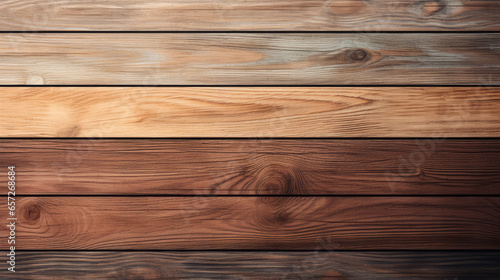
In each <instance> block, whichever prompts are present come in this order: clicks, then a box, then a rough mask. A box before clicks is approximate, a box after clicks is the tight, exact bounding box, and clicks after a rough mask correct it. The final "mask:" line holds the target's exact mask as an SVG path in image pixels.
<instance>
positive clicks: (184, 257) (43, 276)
mask: <svg viewBox="0 0 500 280" xmlns="http://www.w3.org/2000/svg"><path fill="white" fill-rule="evenodd" d="M325 245H326V242H325ZM319 247H321V246H319ZM0 253H2V254H4V253H6V252H4V251H0ZM17 259H18V261H19V263H21V264H22V269H20V270H19V271H17V272H16V273H10V274H6V272H4V271H3V270H2V271H0V276H1V277H2V279H12V280H14V279H16V280H17V279H33V280H53V279H55V276H56V275H57V279H109V280H111V279H113V280H118V279H120V280H138V279H148V280H164V279H217V280H219V279H294V280H298V279H332V280H333V279H337V280H340V279H344V280H353V279H356V280H367V279H368V280H382V279H390V280H401V279H412V280H421V279H432V280H443V279H456V277H457V275H458V279H476V280H478V279H482V280H486V279H491V280H497V279H498V275H499V274H500V253H498V252H484V251H479V252H477V251H471V252H405V251H403V252H336V251H326V252H321V251H317V252H95V251H94V252H92V251H90V252H89V251H87V252H57V251H49V252H24V251H23V252H19V253H18V254H17Z"/></svg>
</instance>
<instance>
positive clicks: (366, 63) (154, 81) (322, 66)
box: [0, 33, 500, 85]
mask: <svg viewBox="0 0 500 280" xmlns="http://www.w3.org/2000/svg"><path fill="white" fill-rule="evenodd" d="M499 39H500V34H498V33H488V34H474V33H461V34H457V33H446V34H423V33H418V34H391V33H384V34H360V33H353V34H345V33H340V34H339V33H335V34H329V33H316V34H315V33H294V34H290V33H288V34H287V33H278V34H276V33H257V34H250V33H208V34H207V33H160V34H158V33H154V34H103V33H99V34H87V33H85V34H75V33H70V34H64V33H43V34H0V44H1V45H2V46H3V47H2V48H0V57H2V67H1V68H0V84H12V85H14V84H16V85H24V84H48V85H325V84H326V85H328V84H329V85H374V84H380V85H395V84H400V85H418V84H422V85H471V84H472V85H483V84H486V85H495V84H498V83H499V82H500V52H499V48H498V40H499Z"/></svg>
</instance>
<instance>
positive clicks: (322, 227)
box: [0, 196, 500, 250]
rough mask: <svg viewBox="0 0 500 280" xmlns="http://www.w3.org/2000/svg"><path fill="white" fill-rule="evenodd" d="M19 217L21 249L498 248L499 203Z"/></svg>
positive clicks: (279, 200)
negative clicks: (328, 245)
mask: <svg viewBox="0 0 500 280" xmlns="http://www.w3.org/2000/svg"><path fill="white" fill-rule="evenodd" d="M0 207H1V208H0V209H7V207H6V199H5V200H3V202H2V203H1V204H0ZM16 213H17V217H18V221H17V227H16V238H17V240H18V242H16V245H17V246H16V249H18V250H35V249H36V250H60V249H64V250H83V249H85V250H87V249H91V250H95V249H109V250H127V249H134V250H151V249H157V250H193V249H196V250H212V249H217V250H243V249H245V250H247V249H258V250H314V249H315V248H316V247H317V246H318V243H319V242H320V240H321V239H323V240H328V239H329V240H331V242H332V244H334V245H333V246H335V248H336V249H340V250H379V249H383V250H385V249H393V250H405V249H407V250H456V249H467V250H499V249H500V223H498V221H499V219H500V197H370V198H367V197H137V196H135V197H22V198H19V197H18V198H17V200H16ZM6 217H7V211H2V212H1V213H0V218H1V219H2V220H6ZM7 235H8V233H7V227H2V228H0V236H7ZM1 246H2V247H1V248H2V249H4V250H5V249H6V248H7V243H6V242H5V243H3V244H2V245H1Z"/></svg>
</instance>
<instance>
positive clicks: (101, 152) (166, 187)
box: [0, 138, 500, 195]
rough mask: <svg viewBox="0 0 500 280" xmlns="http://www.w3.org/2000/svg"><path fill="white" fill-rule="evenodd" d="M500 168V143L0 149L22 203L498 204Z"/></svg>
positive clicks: (65, 144)
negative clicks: (367, 199)
mask: <svg viewBox="0 0 500 280" xmlns="http://www.w3.org/2000/svg"><path fill="white" fill-rule="evenodd" d="M499 162H500V142H499V141H498V140H459V139H445V138H434V139H424V140H373V139H371V140H319V139H316V140H311V139H309V140H262V139H260V140H259V139H255V140H193V139H188V140H181V139H178V140H159V139H158V140H153V139H142V140H104V139H93V140H88V139H82V140H2V141H1V142H0V166H3V168H5V170H7V166H10V165H15V166H16V172H17V177H16V181H17V182H18V184H19V185H20V187H19V188H18V190H17V192H18V194H20V195H57V194H67V195H80V194H105V195H113V194H126V195H135V194H162V195H176V194H181V195H338V194H342V195H358V194H365V195H366V194H368V195H372V194H382V195H391V194H403V195H434V194H448V195H458V194H462V195H490V194H492V195H499V194H500V165H499V164H498V163H499ZM6 184H7V176H0V185H6Z"/></svg>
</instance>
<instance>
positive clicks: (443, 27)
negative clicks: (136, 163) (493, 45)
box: [0, 0, 500, 31]
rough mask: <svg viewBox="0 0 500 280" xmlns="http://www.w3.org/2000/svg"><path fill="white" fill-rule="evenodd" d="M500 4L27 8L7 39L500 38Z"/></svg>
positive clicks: (196, 3)
mask: <svg viewBox="0 0 500 280" xmlns="http://www.w3.org/2000/svg"><path fill="white" fill-rule="evenodd" d="M499 14H500V5H499V4H498V1H495V0H483V1H477V0H443V1H440V0H435V1H418V0H373V1H361V0H334V1H327V0H313V1H306V0H274V1H265V0H253V1H248V0H231V1H229V0H207V1H202V0H188V1H186V0H169V1H161V0H140V1H137V0H135V1H132V0H112V1H109V0H108V1H106V0H93V1H90V2H89V1H81V0H60V1H52V2H47V1H42V0H22V1H3V2H2V3H1V4H0V26H1V30H2V31H18V30H23V31H39V30H73V31H74V30H94V31H95V30H99V31H193V30H194V31H199V30H207V31H213V30H218V31H235V30H236V31H242V30H248V31H256V30H260V31H262V30H284V31H291V30H293V31H314V30H321V31H381V30H383V31H387V30H398V31H417V30H418V31H421V30H432V31H435V30H438V31H450V30H489V31H498V30H499V26H500V16H499Z"/></svg>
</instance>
